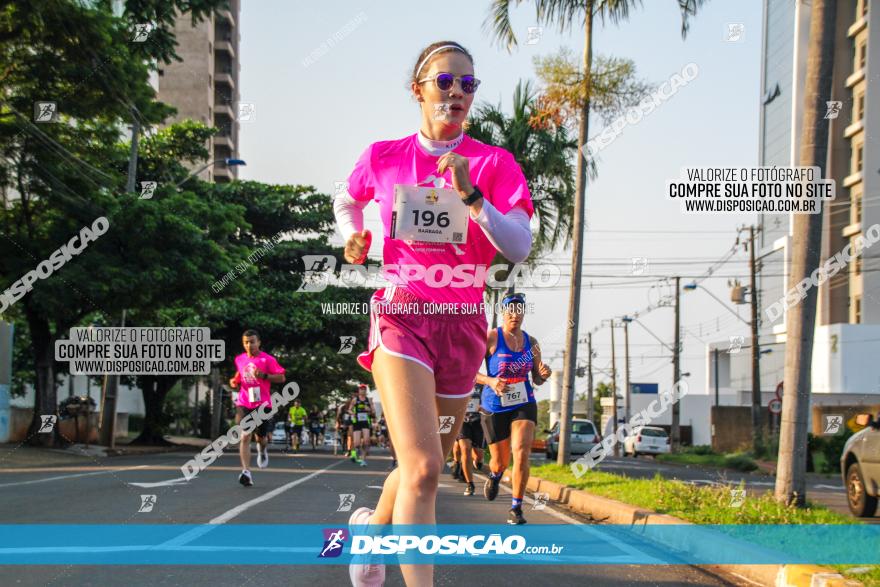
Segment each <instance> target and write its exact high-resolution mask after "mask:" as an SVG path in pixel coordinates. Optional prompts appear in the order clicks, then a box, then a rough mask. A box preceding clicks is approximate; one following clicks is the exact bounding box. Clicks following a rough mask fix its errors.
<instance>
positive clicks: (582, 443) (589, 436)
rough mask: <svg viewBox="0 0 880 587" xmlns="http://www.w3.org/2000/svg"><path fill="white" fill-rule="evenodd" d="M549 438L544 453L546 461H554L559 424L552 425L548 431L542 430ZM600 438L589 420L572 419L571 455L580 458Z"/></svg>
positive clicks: (557, 444) (557, 446) (557, 443)
mask: <svg viewBox="0 0 880 587" xmlns="http://www.w3.org/2000/svg"><path fill="white" fill-rule="evenodd" d="M544 432H546V433H547V434H549V436H548V437H547V444H546V447H547V448H546V453H547V458H548V459H551V460H552V459H555V458H556V455H557V454H558V453H559V422H557V423H556V424H554V425H553V428H551V429H550V430H544ZM600 440H601V438H600V437H599V433H598V432H596V427H595V426H594V425H593V423H592V422H590V421H589V420H582V419H580V418H574V419H572V421H571V454H572V455H576V456H580V455H582V454H584V453H585V452H589V451H590V449H592V448H593V447H594V446H596V445H597V444H599V441H600Z"/></svg>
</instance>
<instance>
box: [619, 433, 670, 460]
mask: <svg viewBox="0 0 880 587" xmlns="http://www.w3.org/2000/svg"><path fill="white" fill-rule="evenodd" d="M668 452H669V435H668V434H666V430H664V429H663V428H658V427H657V426H639V427H637V428H633V430H632V434H630V435H629V436H627V437H626V438H624V439H623V454H624V456H626V455H632V456H633V457H637V456H639V455H640V454H647V455H658V454H664V453H668Z"/></svg>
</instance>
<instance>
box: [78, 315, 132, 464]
mask: <svg viewBox="0 0 880 587" xmlns="http://www.w3.org/2000/svg"><path fill="white" fill-rule="evenodd" d="M122 327H123V328H125V310H122ZM102 387H103V388H102V390H101V421H100V422H99V423H98V428H99V429H100V430H101V438H100V443H101V444H103V445H104V446H107V447H108V448H115V446H116V396H117V395H118V392H119V375H104V385H103V386H102ZM86 418H88V415H87V416H86ZM86 423H87V424H88V419H87V420H86ZM86 443H88V436H87V437H86Z"/></svg>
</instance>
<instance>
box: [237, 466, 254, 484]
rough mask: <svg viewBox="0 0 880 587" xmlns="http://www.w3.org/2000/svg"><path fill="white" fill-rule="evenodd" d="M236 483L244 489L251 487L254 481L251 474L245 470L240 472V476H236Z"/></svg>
mask: <svg viewBox="0 0 880 587" xmlns="http://www.w3.org/2000/svg"><path fill="white" fill-rule="evenodd" d="M238 482H239V483H241V484H242V485H244V486H245V487H252V486H253V484H254V479H253V477H251V472H250V471H248V470H247V469H245V470H244V471H242V472H241V475H239V476H238Z"/></svg>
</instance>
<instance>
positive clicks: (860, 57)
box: [853, 31, 868, 71]
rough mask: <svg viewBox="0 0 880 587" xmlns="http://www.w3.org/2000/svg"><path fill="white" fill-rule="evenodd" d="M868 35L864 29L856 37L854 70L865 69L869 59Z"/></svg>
mask: <svg viewBox="0 0 880 587" xmlns="http://www.w3.org/2000/svg"><path fill="white" fill-rule="evenodd" d="M867 41H868V37H867V35H865V34H864V31H862V32H861V33H859V35H858V36H857V37H856V60H855V63H853V70H854V71H858V70H860V69H864V67H865V63H866V62H867V59H868V42H867Z"/></svg>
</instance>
